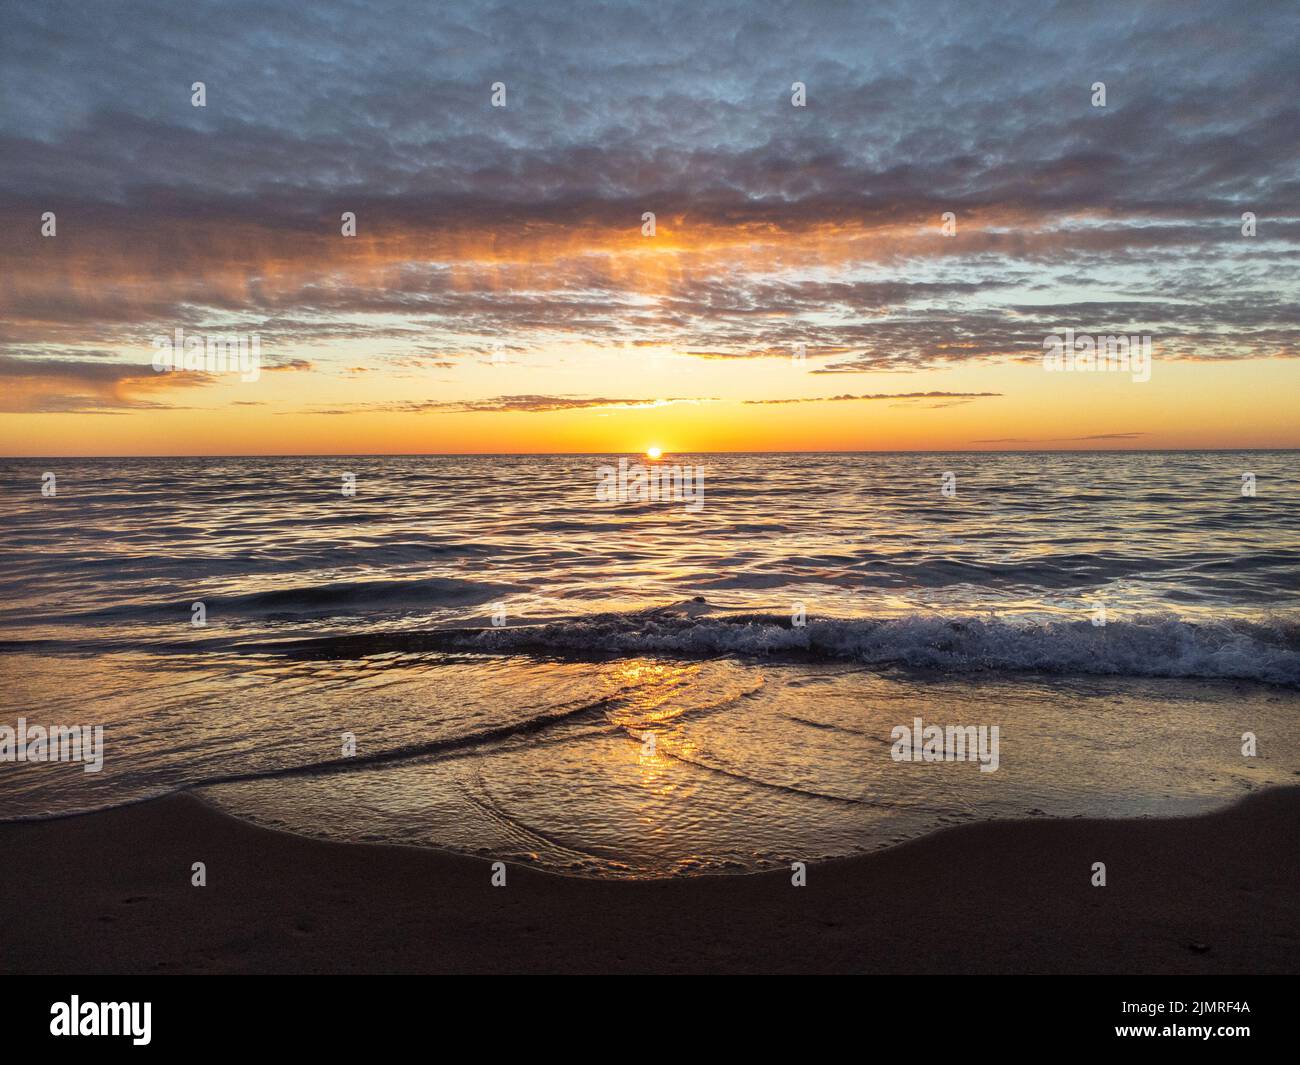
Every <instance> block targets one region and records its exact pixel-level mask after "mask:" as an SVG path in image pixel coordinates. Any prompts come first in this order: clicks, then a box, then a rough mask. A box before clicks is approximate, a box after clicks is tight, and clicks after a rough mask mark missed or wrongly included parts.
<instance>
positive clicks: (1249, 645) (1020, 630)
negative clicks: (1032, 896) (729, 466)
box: [242, 604, 1300, 685]
mask: <svg viewBox="0 0 1300 1065" xmlns="http://www.w3.org/2000/svg"><path fill="white" fill-rule="evenodd" d="M692 608H693V609H692ZM707 610H709V608H708V607H707V605H705V606H701V605H700V604H686V605H684V606H677V607H661V608H656V609H653V610H644V611H638V612H635V613H625V614H598V615H593V616H590V617H586V618H576V619H571V620H566V621H561V622H553V623H550V624H545V625H521V626H516V627H508V628H507V627H503V628H484V629H434V630H426V631H420V632H381V633H370V634H356V635H347V636H336V637H323V638H316V639H307V640H293V641H283V642H279V643H268V644H263V645H260V646H258V647H257V648H256V649H257V650H260V651H264V652H273V653H280V654H287V655H293V656H302V657H359V656H362V655H368V654H378V653H383V652H393V651H445V652H472V653H480V654H533V655H546V656H553V657H562V658H573V659H579V660H602V659H607V658H612V657H621V656H626V655H638V656H639V655H658V656H678V657H686V658H713V657H719V656H739V657H758V658H777V659H781V658H785V659H807V658H815V659H834V660H848V661H853V662H858V663H862V664H865V665H872V666H901V667H907V668H916V669H932V670H934V669H937V670H944V671H952V672H1002V671H1006V672H1041V673H1075V674H1106V675H1119V676H1134V677H1201V678H1226V679H1235V680H1252V681H1262V682H1266V683H1270V684H1283V685H1296V684H1300V624H1297V623H1296V622H1294V621H1290V620H1283V621H1277V622H1272V623H1269V622H1258V621H1244V620H1220V621H1195V622H1193V621H1187V620H1183V619H1180V618H1177V617H1173V616H1163V615H1161V616H1150V617H1140V618H1134V619H1132V620H1124V621H1111V622H1109V623H1108V624H1106V625H1101V626H1094V625H1093V624H1092V623H1091V622H1090V621H1062V620H1056V621H1030V620H1027V619H1023V618H1015V619H1008V618H998V617H992V616H981V617H946V616H943V615H940V614H929V613H927V614H911V615H906V616H903V617H889V618H853V619H828V620H811V619H810V620H809V621H808V622H807V624H806V625H803V626H796V625H793V624H792V623H791V621H790V619H789V617H785V616H776V615H754V614H746V615H737V614H732V615H716V614H705V613H704V612H705V611H707ZM242 649H251V648H249V647H248V646H247V645H244V647H243V648H242Z"/></svg>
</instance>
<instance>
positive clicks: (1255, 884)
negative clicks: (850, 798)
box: [0, 787, 1300, 975]
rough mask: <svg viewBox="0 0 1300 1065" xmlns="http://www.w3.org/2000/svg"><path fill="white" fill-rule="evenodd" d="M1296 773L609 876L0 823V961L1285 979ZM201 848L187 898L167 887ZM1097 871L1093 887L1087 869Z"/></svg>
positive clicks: (110, 827)
mask: <svg viewBox="0 0 1300 1065" xmlns="http://www.w3.org/2000/svg"><path fill="white" fill-rule="evenodd" d="M1297 824H1300V787H1285V788H1271V789H1267V790H1264V791H1260V792H1257V793H1254V794H1252V795H1249V796H1247V797H1245V798H1244V799H1242V800H1241V801H1239V802H1237V803H1236V804H1234V805H1232V806H1230V807H1227V808H1225V809H1223V810H1220V811H1217V812H1213V813H1209V814H1205V815H1199V816H1195V817H1186V818H1172V819H1155V818H1150V819H1148V818H1143V819H1137V820H1092V819H1083V818H1078V819H1069V820H1049V819H1041V820H1032V821H997V822H981V823H974V824H967V825H960V826H954V827H951V828H946V829H943V830H941V831H938V832H935V833H932V834H929V835H927V836H924V837H922V838H920V839H916V840H912V841H909V842H907V843H904V844H901V845H899V846H896V847H891V848H889V849H887V850H882V851H879V852H875V853H872V854H867V855H861V856H857V857H852V858H844V859H837V860H834V861H828V862H814V863H810V864H809V865H808V867H807V886H806V887H795V886H793V885H792V883H791V874H790V872H789V871H788V870H773V871H768V872H761V873H746V874H732V875H712V876H700V877H691V878H675V879H666V880H634V881H627V880H624V881H609V880H592V879H578V878H572V877H563V876H558V875H555V874H553V873H549V872H544V871H539V870H536V869H532V868H528V867H525V866H519V865H509V866H507V871H506V884H505V886H504V887H494V886H493V885H492V882H491V881H492V873H493V870H492V858H491V857H490V856H484V857H482V858H475V857H468V856H463V855H457V854H452V853H448V852H443V851H436V850H431V849H424V848H414V847H401V846H393V845H386V844H356V843H335V842H328V841H323V840H317V839H310V838H307V837H303V836H298V835H293V834H290V833H286V832H281V831H277V830H274V829H269V828H262V827H258V826H255V825H252V824H249V823H247V822H244V821H241V820H239V819H237V818H235V817H232V816H230V815H228V814H225V813H223V812H221V811H218V810H216V809H214V808H213V807H211V806H210V805H208V804H207V803H205V802H203V801H202V800H201V799H199V798H197V797H196V796H194V795H190V794H186V793H179V794H174V795H170V796H166V797H163V798H158V799H154V800H149V801H146V802H142V803H136V804H132V805H129V806H123V807H118V808H114V809H110V810H103V811H98V812H95V813H90V814H80V815H76V816H70V817H62V818H57V819H52V820H47V821H26V822H12V823H5V824H0V848H2V849H3V853H4V856H5V859H4V862H3V863H0V906H3V912H4V913H5V922H4V928H3V930H2V931H0V971H3V972H6V973H27V974H30V973H87V974H89V973H254V972H256V973H386V972H393V973H397V972H410V973H691V972H729V973H797V972H818V973H831V972H869V973H890V974H904V973H1126V974H1136V973H1160V974H1166V975H1173V974H1239V973H1240V974H1245V973H1294V972H1296V971H1297V970H1298V969H1300V961H1297V958H1298V957H1300V953H1298V949H1297V948H1300V896H1298V894H1297V891H1296V887H1295V885H1296V884H1297V883H1300V833H1298V832H1296V827H1297ZM195 862H203V863H204V865H205V868H206V876H207V886H205V887H196V886H193V885H192V883H191V878H192V876H193V873H192V867H193V863H195ZM1095 862H1104V863H1105V865H1106V877H1107V883H1106V886H1105V887H1094V886H1093V884H1092V880H1093V877H1094V873H1093V864H1094V863H1095Z"/></svg>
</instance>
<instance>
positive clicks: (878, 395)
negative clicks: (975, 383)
mask: <svg viewBox="0 0 1300 1065" xmlns="http://www.w3.org/2000/svg"><path fill="white" fill-rule="evenodd" d="M1001 395H1002V393H1001V392H875V393H872V394H870V395H864V396H850V395H843V396H801V397H798V398H795V399H747V400H745V402H746V403H749V404H778V403H839V402H843V401H845V400H875V399H956V400H969V399H984V398H986V397H993V396H1001Z"/></svg>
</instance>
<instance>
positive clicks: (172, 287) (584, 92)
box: [0, 0, 1300, 409]
mask: <svg viewBox="0 0 1300 1065" xmlns="http://www.w3.org/2000/svg"><path fill="white" fill-rule="evenodd" d="M122 25H123V15H122V12H121V11H120V10H117V9H116V7H115V6H114V5H111V4H110V5H90V6H87V5H84V4H74V3H72V2H71V0H49V2H46V3H43V4H39V5H22V6H19V7H18V8H16V9H15V10H12V11H6V33H5V46H6V59H5V62H4V63H3V64H0V98H3V99H4V100H5V101H6V106H5V109H4V111H3V113H2V114H0V203H2V204H4V206H3V207H0V226H2V227H3V228H4V230H5V232H6V233H8V234H11V235H12V239H10V240H8V241H6V242H4V244H3V245H0V275H2V276H4V277H5V278H6V284H5V285H4V286H3V287H0V343H2V344H4V345H6V346H7V350H9V351H11V352H16V351H21V352H24V353H27V354H28V355H30V356H32V357H34V358H37V359H40V358H42V357H44V356H46V355H53V354H54V353H56V352H57V351H58V350H61V349H64V348H66V347H67V346H69V345H80V346H82V347H84V348H85V349H86V351H87V356H86V357H89V352H90V351H91V350H94V351H101V352H112V351H115V350H121V349H125V348H127V347H130V346H132V345H135V346H138V345H140V344H141V343H145V342H147V338H148V337H149V336H150V335H151V334H153V333H156V332H170V331H171V329H173V328H175V327H178V326H180V327H184V328H186V329H187V330H189V329H196V330H202V329H203V328H205V326H212V327H213V328H221V329H223V330H224V329H226V328H230V329H234V330H238V331H246V332H258V333H259V334H260V335H262V336H263V338H264V344H265V346H266V350H268V351H274V350H295V351H303V350H305V346H306V345H319V346H321V347H325V346H329V345H332V344H337V343H342V342H353V343H356V342H362V341H364V342H365V343H366V344H367V345H368V347H369V348H370V350H377V349H381V348H382V350H383V351H384V352H385V355H384V356H376V359H377V361H378V362H379V364H380V365H383V366H385V369H386V372H390V373H400V372H402V370H403V369H404V368H406V369H411V368H413V367H403V366H402V365H401V363H400V362H391V363H385V360H386V359H401V358H402V357H403V355H404V354H411V355H413V356H416V357H418V356H420V355H428V356H430V357H432V358H433V359H434V362H433V363H432V365H434V366H437V367H441V368H451V367H452V366H453V365H456V364H457V362H458V361H459V360H463V359H468V358H481V357H482V355H483V351H484V347H485V345H486V344H487V343H489V341H490V339H491V338H500V337H509V338H510V346H511V351H512V352H519V353H527V352H530V351H537V350H542V349H550V348H554V347H556V346H558V345H564V344H573V343H575V342H581V343H583V344H585V345H593V346H597V347H602V346H603V347H607V348H609V349H610V350H611V351H614V350H621V349H622V346H623V345H625V344H626V345H630V346H631V347H632V348H633V349H634V350H635V349H636V348H637V347H639V346H641V345H644V344H648V343H668V344H672V345H673V346H674V348H675V350H677V351H680V352H686V353H690V354H695V355H698V356H699V357H701V358H709V359H718V360H729V361H735V362H737V363H740V362H743V361H744V360H748V359H753V358H772V357H775V356H778V355H788V354H789V353H790V351H791V349H792V347H793V346H794V345H797V344H802V345H804V346H805V349H806V351H807V355H808V358H809V359H810V360H814V361H819V362H821V363H822V364H821V365H817V366H816V367H815V368H813V369H812V370H811V372H812V373H814V374H845V373H880V372H913V371H916V370H919V369H925V368H931V367H945V366H953V365H959V364H964V363H970V362H980V361H990V360H1006V359H1013V360H1014V359H1028V358H1033V357H1035V355H1036V354H1040V353H1041V350H1042V341H1043V338H1044V336H1045V335H1047V334H1048V333H1050V332H1053V331H1055V330H1057V329H1059V328H1063V327H1065V326H1074V327H1075V328H1076V329H1077V330H1079V331H1081V332H1092V333H1123V334H1128V333H1149V334H1151V335H1152V336H1154V337H1155V338H1156V341H1157V357H1158V358H1161V359H1224V360H1231V359H1247V358H1266V357H1267V358H1274V357H1284V358H1294V357H1296V356H1297V354H1300V323H1298V322H1297V318H1296V315H1295V312H1294V308H1295V306H1296V305H1297V302H1300V282H1297V281H1296V278H1297V276H1300V275H1297V271H1296V266H1297V263H1300V183H1298V182H1297V178H1296V174H1295V157H1294V146H1295V144H1296V143H1297V141H1300V105H1298V104H1297V99H1298V98H1300V92H1298V91H1297V90H1298V89H1300V76H1298V75H1297V70H1296V65H1295V62H1294V56H1293V54H1292V53H1293V42H1294V40H1295V39H1296V37H1297V34H1298V33H1300V9H1297V8H1296V7H1295V5H1286V4H1280V3H1279V4H1265V5H1261V6H1260V7H1259V8H1258V9H1256V8H1252V9H1251V11H1250V12H1249V13H1248V14H1246V15H1242V14H1241V13H1240V12H1239V11H1238V10H1237V9H1236V8H1235V7H1233V6H1232V5H1230V4H1228V3H1227V2H1226V0H1224V2H1212V0H1189V2H1188V3H1185V4H1177V5H1174V4H1163V5H1142V6H1139V7H1137V8H1134V9H1133V10H1131V11H1128V10H1126V11H1125V12H1124V15H1123V18H1122V19H1119V18H1117V16H1116V15H1115V13H1114V11H1113V10H1109V9H1106V8H1103V7H1094V6H1092V5H1084V6H1083V7H1082V8H1080V7H1079V6H1078V5H1076V4H1074V3H1069V2H1065V0H1061V2H1059V3H1050V4H1047V5H1044V4H1042V3H1040V2H1038V0H1005V2H1003V0H999V2H996V3H994V2H993V0H984V2H978V0H972V2H970V3H964V4H954V5H946V6H945V7H944V9H943V14H942V17H939V18H934V17H930V16H928V15H926V14H923V13H921V12H920V11H919V9H918V8H917V7H916V6H915V5H914V4H907V3H902V2H897V3H883V4H871V5H865V4H863V5H854V4H843V3H833V2H830V0H826V2H817V0H814V2H812V3H809V4H806V5H797V6H787V7H785V8H773V9H770V10H768V9H763V10H759V9H755V8H753V7H751V6H747V5H743V4H739V3H734V4H727V3H724V4H723V5H722V6H721V7H718V6H715V5H705V6H701V5H698V4H694V3H690V2H688V0H665V2H664V3H660V4H636V3H627V4H596V3H578V4H574V5H560V6H558V7H556V8H555V9H554V10H551V9H548V10H547V11H546V12H545V13H544V14H541V15H539V13H538V9H537V6H536V5H535V4H532V3H529V2H527V0H504V2H497V0H493V2H491V3H488V2H486V0H484V2H474V0H470V2H467V3H464V4H456V5H441V6H438V7H435V8H433V9H429V8H428V6H427V5H417V4H405V3H398V4H395V5H392V6H390V7H387V8H386V9H385V11H384V13H383V16H382V18H380V17H379V16H378V15H376V14H373V13H370V12H367V11H364V10H362V9H358V8H353V7H342V6H337V5H322V6H320V7H319V8H314V9H312V11H311V12H310V13H308V14H306V15H304V13H303V11H302V9H301V6H300V5H295V4H291V3H289V2H288V0H267V2H265V3H259V4H258V5H256V6H255V7H254V8H248V7H245V6H230V5H222V4H217V3H208V2H196V3H193V4H186V5H182V6H180V7H177V6H175V5H169V6H162V5H158V6H157V7H156V8H146V9H141V10H140V11H139V12H136V13H135V14H134V16H133V17H132V18H131V19H130V32H129V33H124V32H123V29H122ZM1008 27H1013V29H1008ZM105 42H112V46H111V47H106V46H105ZM268 56H272V57H273V59H274V62H269V61H268ZM796 79H798V80H802V81H804V82H806V83H807V85H808V106H807V107H806V108H794V107H791V106H790V99H789V86H790V84H791V82H792V81H793V80H796ZM1099 79H1101V80H1104V81H1106V83H1107V86H1108V96H1109V99H1108V104H1107V106H1106V107H1104V108H1095V107H1093V106H1091V99H1090V97H1091V89H1090V86H1091V84H1092V83H1093V82H1094V81H1096V80H1099ZM195 80H204V81H205V82H206V83H207V89H208V102H207V107H205V108H195V107H192V106H190V99H189V95H190V85H191V83H192V82H193V81H195ZM498 80H501V81H504V82H505V84H506V85H507V90H508V106H507V107H505V108H493V107H491V106H490V103H489V99H488V87H489V86H490V85H491V84H492V83H493V82H495V81H498ZM286 85H289V86H292V87H293V91H289V92H286V91H285V90H284V86H286ZM45 211H53V212H55V214H56V216H57V218H58V236H57V237H53V238H43V237H41V236H40V231H39V219H40V217H41V215H42V213H43V212H45ZM344 211H351V212H354V213H355V214H356V216H357V224H358V229H357V235H356V236H355V237H346V238H345V237H343V236H342V235H341V233H340V228H339V226H340V216H341V214H342V213H343V212H344ZM645 211H653V212H655V214H656V216H657V232H656V235H655V236H654V237H653V238H646V237H643V236H642V235H641V217H642V214H643V212H645ZM1245 211H1251V212H1254V213H1255V214H1256V215H1257V218H1258V233H1257V235H1256V236H1255V237H1249V238H1248V237H1244V236H1243V235H1242V233H1241V217H1242V214H1243V212H1245ZM944 212H952V213H953V214H954V215H955V217H956V226H957V228H956V232H955V235H953V236H951V237H949V236H945V235H944V234H943V232H942V231H941V229H940V219H941V216H942V215H943V213H944ZM213 323H220V325H217V326H213ZM407 349H418V350H413V351H408V350H407ZM294 361H295V362H297V361H299V360H294ZM302 361H306V360H302ZM350 365H356V363H355V360H353V361H352V362H351V363H350ZM367 365H369V364H367ZM51 380H52V379H51ZM123 380H124V381H125V380H127V379H125V378H124V379H123ZM135 391H136V392H137V393H138V394H137V396H136V399H137V400H142V398H143V394H144V393H145V392H146V391H147V388H145V387H144V386H141V387H140V388H137V389H135ZM131 393H132V387H131V386H128V385H127V384H125V383H124V384H123V385H122V388H121V391H120V392H119V393H118V395H117V396H116V401H117V402H119V403H121V402H126V401H127V400H125V399H124V398H123V397H129V396H130V395H131ZM96 395H100V398H101V399H105V398H106V399H107V400H108V401H113V400H114V396H112V395H108V396H107V397H105V396H104V395H103V394H102V387H101V393H96ZM51 402H57V401H56V400H54V399H53V398H52V399H51ZM485 402H489V401H485ZM476 409H477V408H476Z"/></svg>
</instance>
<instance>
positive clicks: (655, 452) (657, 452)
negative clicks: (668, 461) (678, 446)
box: [645, 447, 664, 459]
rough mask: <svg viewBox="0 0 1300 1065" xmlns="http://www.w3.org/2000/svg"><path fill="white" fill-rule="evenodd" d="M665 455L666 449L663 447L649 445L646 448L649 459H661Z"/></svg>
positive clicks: (646, 455)
mask: <svg viewBox="0 0 1300 1065" xmlns="http://www.w3.org/2000/svg"><path fill="white" fill-rule="evenodd" d="M663 456H664V449H663V448H661V447H648V448H646V449H645V457H646V458H648V459H661V458H663Z"/></svg>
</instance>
